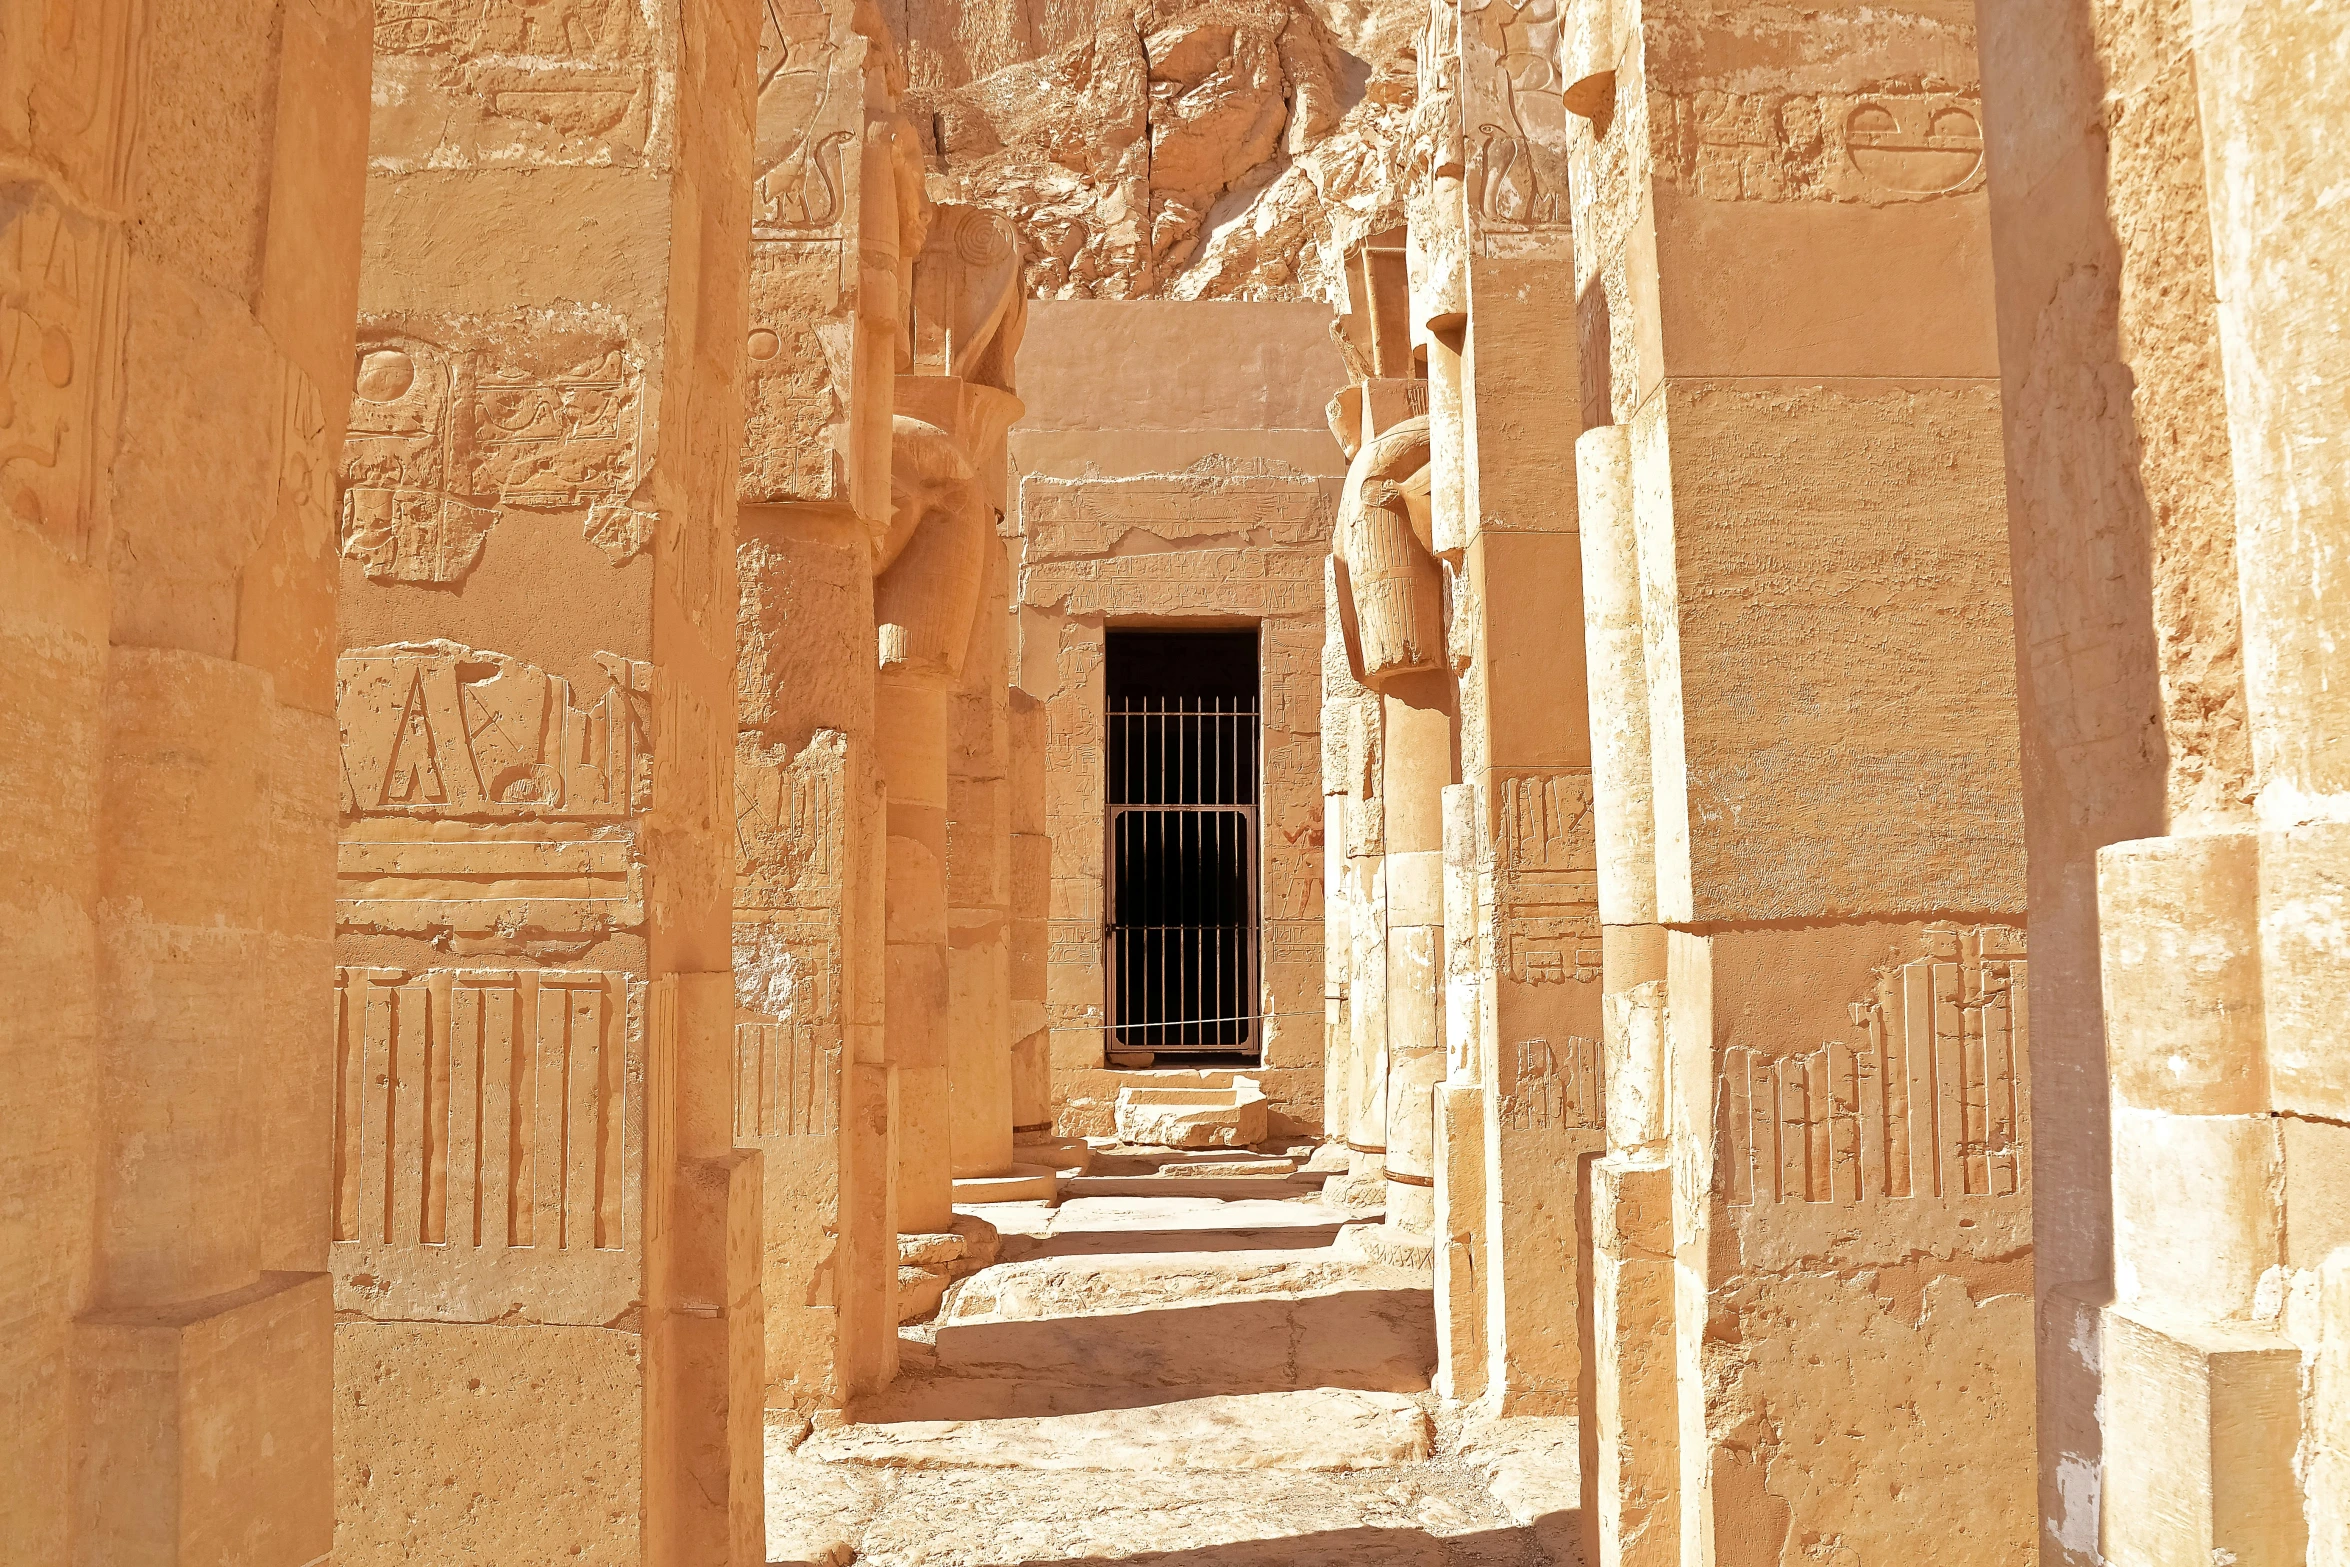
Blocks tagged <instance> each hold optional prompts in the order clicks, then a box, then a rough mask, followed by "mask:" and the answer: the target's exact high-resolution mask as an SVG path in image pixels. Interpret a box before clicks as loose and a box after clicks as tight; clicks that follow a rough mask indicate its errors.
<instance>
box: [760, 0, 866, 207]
mask: <svg viewBox="0 0 2350 1567" xmlns="http://www.w3.org/2000/svg"><path fill="white" fill-rule="evenodd" d="M759 11H760V16H759V66H758V69H759V104H758V137H757V145H756V148H755V150H754V157H755V160H756V161H755V165H754V167H755V168H756V170H757V173H756V175H755V176H754V177H753V180H752V184H751V232H752V234H753V235H754V236H755V237H756V238H760V239H768V238H779V237H783V236H786V235H798V236H802V237H805V236H806V235H809V234H812V233H815V232H818V231H827V230H831V229H834V228H836V227H837V225H838V224H839V222H840V218H841V214H842V211H843V208H844V205H845V201H844V198H845V194H846V191H845V188H844V187H843V185H842V183H841V150H842V148H843V147H844V146H846V145H847V144H848V143H849V142H851V141H853V140H855V138H856V131H855V128H854V127H855V121H854V120H853V119H851V118H850V117H849V116H850V115H851V114H852V113H853V112H854V111H855V110H856V109H857V108H858V107H860V105H858V104H857V103H856V102H854V100H853V97H852V98H851V99H850V100H849V101H844V102H840V103H836V102H835V101H834V96H835V86H834V83H835V79H836V77H837V76H838V75H839V74H840V73H839V65H840V56H841V53H842V50H841V46H840V44H839V43H838V42H836V41H835V40H834V38H833V36H832V17H831V14H830V11H829V8H828V7H827V6H826V5H825V4H824V0H760V6H759Z"/></svg>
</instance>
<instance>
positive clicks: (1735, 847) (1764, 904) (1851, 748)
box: [1633, 204, 2024, 922]
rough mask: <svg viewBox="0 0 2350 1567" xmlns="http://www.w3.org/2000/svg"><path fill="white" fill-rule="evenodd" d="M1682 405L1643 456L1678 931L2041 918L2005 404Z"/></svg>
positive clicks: (1842, 398) (1661, 820) (1678, 387)
mask: <svg viewBox="0 0 2350 1567" xmlns="http://www.w3.org/2000/svg"><path fill="white" fill-rule="evenodd" d="M1753 205H1755V206H1757V207H1760V206H1765V205H1767V204H1753ZM1724 253H1727V252H1724ZM1805 286H1806V287H1807V288H1811V287H1815V286H1817V285H1816V280H1807V282H1806V285H1805ZM1904 287H1905V289H1906V288H1907V287H1908V285H1907V284H1906V283H1905V285H1904ZM1906 330H1907V328H1905V329H1904V331H1905V333H1906ZM1905 373H1919V372H1917V371H1916V369H1915V367H1911V368H1910V369H1909V370H1908V371H1906V372H1905ZM1663 403H1664V405H1665V406H1664V407H1663V408H1661V409H1657V410H1654V411H1651V412H1650V413H1649V414H1648V415H1647V419H1648V420H1649V421H1650V422H1649V423H1646V424H1636V425H1635V426H1634V437H1633V440H1634V476H1635V477H1634V489H1635V503H1634V509H1635V513H1636V521H1637V527H1638V529H1639V533H1640V546H1639V547H1640V558H1641V573H1642V579H1641V580H1642V588H1641V592H1642V621H1643V624H1644V625H1645V626H1646V627H1647V628H1648V630H1647V636H1648V639H1649V649H1648V660H1647V663H1648V680H1649V699H1650V705H1651V747H1652V756H1653V766H1654V768H1655V774H1656V779H1657V784H1656V787H1657V795H1656V811H1657V854H1658V873H1657V874H1658V900H1659V913H1660V916H1661V917H1662V918H1664V919H1666V920H1668V921H1673V922H1682V921H1688V920H1712V919H1731V918H1750V919H1764V918H1772V919H1776V918H1796V917H1811V918H1818V917H1823V916H1834V915H1838V914H1847V913H1849V914H1858V913H1861V912H1863V911H1867V912H1871V913H1907V914H1911V915H1922V914H1925V913H1929V912H1932V911H1935V910H1941V909H1974V910H1990V911H2010V910H2019V909H2021V907H2022V906H2023V894H2024V889H2023V883H2022V866H2023V856H2022V832H2023V827H2022V813H2021V809H2020V806H2019V805H2018V803H2017V802H2018V800H2019V799H2020V791H2019V786H2018V780H2017V774H2016V762H2015V757H2016V755H2017V746H2016V729H2015V723H2016V720H2015V688H2014V677H2013V668H2014V660H2013V646H2012V635H2013V633H2012V629H2011V628H2010V626H2009V625H2008V612H2007V609H2006V605H2007V603H2008V598H2009V591H2010V583H2009V577H2008V569H2007V557H2006V547H2005V541H2006V528H2005V487H2004V477H2003V473H2002V466H2001V463H2000V460H1999V459H2000V445H1999V416H1998V408H1997V398H1996V396H1995V395H1994V394H1993V392H1992V391H1991V390H1990V389H1989V388H1988V387H1976V388H1970V389H1950V390H1945V391H1936V392H1932V393H1925V392H1921V393H1918V394H1916V395H1915V397H1914V398H1913V396H1912V394H1910V393H1908V392H1901V393H1884V394H1878V393H1862V392H1859V391H1856V390H1853V389H1851V388H1850V387H1849V386H1846V387H1842V388H1838V389H1825V388H1823V389H1813V390H1803V391H1793V390H1790V391H1786V392H1779V391H1769V392H1765V391H1760V390H1742V389H1739V390H1734V389H1730V388H1726V387H1719V386H1683V385H1682V384H1681V383H1678V382H1676V383H1675V384H1674V385H1673V387H1672V388H1671V390H1669V391H1668V393H1667V394H1666V396H1665V398H1664V399H1663ZM1683 449H1688V450H1704V451H1706V452H1709V453H1713V454H1715V459H1714V460H1712V461H1709V462H1706V463H1702V464H1689V463H1680V462H1670V460H1669V457H1668V455H1667V454H1668V452H1669V451H1677V450H1683ZM1766 454H1767V455H1766ZM1765 462H1767V463H1768V464H1770V465H1771V468H1772V471H1774V472H1777V473H1781V474H1785V475H1789V476H1800V477H1791V478H1790V481H1789V484H1787V485H1783V486H1782V485H1768V486H1765V485H1757V484H1755V483H1753V482H1752V478H1751V476H1752V474H1753V473H1754V472H1755V471H1756V470H1755V467H1754V465H1755V464H1759V463H1765ZM1668 463H1669V468H1668V466H1667V465H1668ZM1860 476H1865V479H1864V478H1863V477H1860ZM1798 497H1800V500H1799V499H1798ZM1665 508H1669V510H1667V509H1665ZM1700 518H1702V519H1704V522H1703V523H1702V524H1699V523H1698V522H1697V519H1700ZM1896 557H1898V559H1899V561H1900V563H1901V564H1900V566H1899V568H1898V569H1896V568H1895V567H1894V566H1893V565H1892V561H1893V560H1894V559H1895V558H1896ZM1985 606H1992V607H1991V608H1990V609H1988V610H1987V609H1985ZM1955 628H1964V630H1963V632H1961V631H1959V630H1957V629H1955ZM1864 711H1865V712H1869V713H1874V714H1878V715H1881V722H1879V723H1876V724H1860V725H1856V724H1854V723H1852V722H1850V721H1849V715H1850V714H1852V713H1855V712H1864ZM1928 715H1931V716H1928ZM1925 779H1931V780H1932V788H1933V791H1934V794H1935V798H1936V801H1937V809H1936V810H1934V811H1933V812H1930V813H1921V812H1918V811H1917V810H1915V809H1914V808H1913V807H1912V805H1911V803H1910V802H1911V800H1912V799H1913V797H1914V791H1915V789H1916V788H1917V787H1918V786H1919V783H1920V781H1921V780H1925Z"/></svg>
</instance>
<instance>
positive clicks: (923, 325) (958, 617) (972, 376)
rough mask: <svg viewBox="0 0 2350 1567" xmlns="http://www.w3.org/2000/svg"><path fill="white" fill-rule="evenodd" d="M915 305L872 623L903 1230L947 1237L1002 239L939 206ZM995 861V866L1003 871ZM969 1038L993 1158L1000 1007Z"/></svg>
mask: <svg viewBox="0 0 2350 1567" xmlns="http://www.w3.org/2000/svg"><path fill="white" fill-rule="evenodd" d="M910 304H911V309H910V311H909V318H910V321H911V326H912V338H913V342H912V352H911V361H912V368H913V371H914V373H913V374H910V375H901V376H899V377H898V381H897V407H898V409H899V414H898V418H897V421H896V433H895V435H894V436H893V446H892V454H891V461H890V485H891V490H892V494H893V506H892V512H891V524H890V530H889V536H888V539H887V540H886V542H885V544H884V548H883V551H882V557H881V562H880V566H881V570H880V575H879V576H878V577H877V578H876V580H875V585H874V615H875V618H876V620H877V622H878V625H879V630H880V658H881V666H880V667H881V684H880V724H881V743H882V746H883V762H882V766H883V771H884V773H885V775H886V777H887V780H888V790H889V838H890V847H889V904H888V908H889V914H888V921H889V957H888V975H889V979H888V985H889V998H890V1006H889V1015H888V1023H887V1037H888V1049H889V1055H890V1060H891V1062H892V1064H893V1065H895V1066H896V1068H897V1072H898V1109H899V1114H900V1116H901V1117H902V1120H901V1124H900V1130H899V1137H898V1162H897V1169H898V1229H899V1233H900V1234H904V1235H927V1234H940V1233H943V1232H945V1231H947V1230H948V1229H950V1228H951V1227H952V1224H953V1218H954V1215H953V1181H954V1175H953V1170H954V1152H953V1142H954V1111H953V1107H952V1098H951V1082H952V1071H953V1069H952V1065H951V1063H952V1061H953V1060H954V1054H955V1048H956V1047H955V1036H954V1030H955V1027H956V1019H955V1013H954V1009H953V1006H952V1003H951V999H950V997H951V988H950V967H949V957H948V951H949V946H948V931H949V912H948V911H949V905H950V894H949V876H950V868H949V849H948V834H949V826H948V823H949V820H950V816H951V809H950V807H951V803H952V802H951V801H950V797H949V793H948V778H949V763H948V753H949V749H950V739H951V733H952V722H951V716H950V715H951V712H952V707H953V702H954V694H955V692H956V691H957V690H958V689H959V688H960V687H961V685H962V682H963V680H964V676H965V668H966V664H967V661H968V660H969V658H970V655H971V652H972V648H973V628H974V625H975V624H976V623H977V621H978V617H979V615H980V607H981V604H982V602H983V599H984V598H985V595H986V583H987V582H988V580H989V579H990V575H991V572H992V571H993V570H994V569H996V568H994V567H992V566H991V562H999V563H1000V561H1001V557H1002V546H1001V544H1000V543H999V541H998V540H997V537H996V526H995V525H996V520H997V518H998V517H1000V516H1001V515H1002V511H1003V505H1004V498H1005V494H1004V492H1005V485H1006V482H1007V478H1006V471H1005V455H1004V436H1005V432H1006V431H1008V430H1009V429H1010V428H1011V426H1012V421H1013V420H1015V419H1017V418H1018V417H1019V416H1020V408H1021V405H1020V400H1019V398H1018V397H1017V396H1015V395H1014V394H1013V392H1012V390H1011V387H1012V367H1013V361H1014V358H1015V356H1016V355H1017V353H1018V351H1019V345H1020V334H1021V330H1022V327H1023V325H1024V323H1025V320H1026V315H1025V311H1026V306H1025V303H1024V301H1023V300H1022V298H1021V295H1020V293H1019V248H1018V242H1017V238H1016V236H1015V235H1014V234H1013V232H1012V229H1011V225H1010V224H1009V223H1008V222H1007V221H1006V220H1004V219H1002V218H999V217H995V216H993V215H991V214H988V213H984V212H981V211H979V210H978V209H977V208H973V207H963V206H953V205H942V206H940V207H938V208H937V209H936V210H935V212H934V215H933V217H932V221H931V224H930V227H929V230H928V234H927V237H926V240H925V243H924V247H923V249H922V251H921V253H920V254H919V255H918V256H916V257H915V258H914V265H913V270H912V289H911V300H910ZM996 580H998V581H1000V580H1001V579H1000V577H999V578H997V579H996ZM985 646H986V647H988V648H990V649H993V650H994V652H993V653H991V655H990V656H991V659H992V664H993V674H992V675H990V676H988V677H987V678H988V680H990V681H992V682H994V683H997V684H1000V682H1001V680H1002V678H1003V675H1004V672H1005V660H1004V659H1002V658H1001V657H1000V656H996V655H999V654H1000V652H1001V649H1002V647H1003V643H1002V641H1001V639H1000V638H995V637H990V638H987V639H986V641H985ZM975 678H976V677H975ZM991 700H992V699H991ZM1000 776H1001V775H1000V773H998V774H997V777H998V778H999V779H1000ZM999 792H1000V790H999ZM990 814H991V821H990V825H989V826H988V827H986V828H984V829H982V830H981V832H980V835H979V836H977V837H974V838H973V839H972V840H971V845H972V847H973V848H974V849H977V848H978V847H979V846H980V845H981V844H983V843H987V842H989V841H990V835H991V834H993V833H996V832H1000V830H1001V829H1000V827H998V826H997V825H995V824H994V822H993V813H992V812H991V813H990ZM993 858H994V860H995V863H996V864H997V865H998V866H1000V864H1001V856H1000V855H996V856H993ZM978 880H980V881H981V882H983V883H986V884H988V885H991V886H992V884H993V882H994V880H995V874H994V873H991V872H988V871H985V870H982V871H981V872H980V874H979V876H978ZM991 993H994V992H991ZM975 1021H976V1023H977V1028H976V1029H975V1030H974V1032H973V1033H972V1034H971V1036H970V1045H969V1048H970V1050H971V1052H972V1053H971V1054H970V1055H969V1056H968V1057H966V1061H967V1071H966V1079H967V1081H969V1082H971V1083H972V1084H973V1086H974V1089H975V1092H976V1096H977V1097H979V1098H981V1099H983V1100H984V1101H985V1104H984V1105H983V1106H982V1107H981V1108H979V1109H978V1110H977V1111H976V1112H975V1116H976V1117H977V1118H983V1119H985V1121H986V1122H987V1123H988V1124H989V1126H990V1127H991V1128H992V1127H993V1125H994V1123H995V1122H997V1121H999V1120H1000V1121H1001V1122H1002V1131H1003V1132H1004V1133H1005V1134H1007V1137H1006V1138H999V1139H994V1140H993V1142H992V1144H991V1147H992V1148H993V1149H995V1150H1000V1151H1002V1152H1004V1153H1006V1154H1008V1133H1009V1130H1010V1125H1011V1104H1010V1095H1009V1087H1010V1085H1009V1081H1008V1071H1007V1069H1008V1065H1009V1061H1008V1054H1007V1052H1008V1048H1009V1040H1008V1038H1007V1037H1005V1034H1004V1030H1005V1028H1006V1027H1008V1024H1007V1023H1006V1021H1005V1020H1004V1017H1003V1012H1002V1008H1001V1007H1000V1006H997V1007H995V1009H994V1017H993V1019H992V1020H989V1019H987V1018H986V1017H984V1016H982V1017H980V1018H977V1019H975ZM983 1062H985V1063H988V1065H987V1066H986V1067H984V1068H983V1067H982V1065H981V1063H983ZM982 1078H984V1080H985V1083H986V1087H985V1089H984V1090H979V1087H978V1085H979V1082H980V1080H981V1079H982ZM975 1124H976V1122H975ZM975 1154H976V1155H977V1157H980V1158H987V1157H992V1156H993V1153H992V1152H990V1153H985V1154H979V1153H977V1151H976V1150H975ZM1007 1164H1008V1159H1007Z"/></svg>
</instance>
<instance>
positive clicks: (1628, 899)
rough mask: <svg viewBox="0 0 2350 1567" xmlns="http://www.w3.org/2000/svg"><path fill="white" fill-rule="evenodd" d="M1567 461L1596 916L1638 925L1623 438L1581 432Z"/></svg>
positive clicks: (1643, 803)
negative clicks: (1578, 548)
mask: <svg viewBox="0 0 2350 1567" xmlns="http://www.w3.org/2000/svg"><path fill="white" fill-rule="evenodd" d="M1575 462H1576V468H1575V480H1576V484H1575V493H1576V498H1577V500H1578V501H1579V502H1580V505H1581V523H1582V526H1581V530H1580V534H1581V545H1582V552H1583V641H1584V658H1585V665H1584V667H1585V671H1586V679H1587V680H1588V682H1589V685H1590V715H1591V717H1590V723H1591V758H1592V763H1591V765H1592V795H1593V807H1594V814H1595V815H1596V817H1597V821H1596V823H1595V833H1596V838H1597V844H1596V853H1597V860H1598V868H1599V907H1600V918H1602V919H1603V920H1605V921H1607V922H1608V923H1609V924H1611V925H1628V924H1640V923H1644V922H1647V921H1651V920H1653V919H1654V918H1655V917H1656V816H1655V806H1654V802H1653V801H1652V799H1651V798H1650V787H1651V786H1650V781H1649V751H1648V670H1647V665H1646V663H1645V661H1644V657H1643V653H1642V648H1643V640H1642V638H1643V633H1642V630H1641V622H1640V565H1639V555H1638V549H1637V544H1636V540H1635V536H1634V533H1633V522H1632V448H1631V436H1630V432H1629V431H1627V430H1626V429H1625V428H1624V427H1623V426H1622V425H1603V426H1601V427H1600V428H1598V429H1593V430H1586V431H1584V432H1583V434H1582V435H1581V436H1579V437H1577V439H1576V442H1575Z"/></svg>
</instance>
